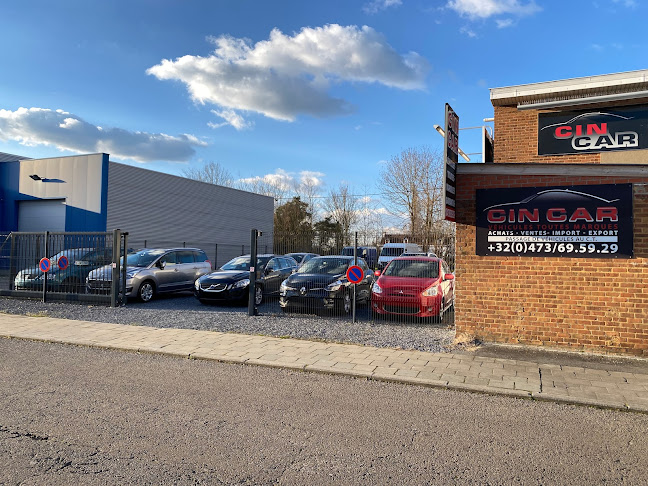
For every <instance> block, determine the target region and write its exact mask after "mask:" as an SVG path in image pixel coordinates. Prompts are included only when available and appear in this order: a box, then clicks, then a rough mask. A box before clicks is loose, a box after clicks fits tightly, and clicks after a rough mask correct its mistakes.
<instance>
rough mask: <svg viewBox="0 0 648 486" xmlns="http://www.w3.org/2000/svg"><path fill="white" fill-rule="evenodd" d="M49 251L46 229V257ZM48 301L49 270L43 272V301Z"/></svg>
mask: <svg viewBox="0 0 648 486" xmlns="http://www.w3.org/2000/svg"><path fill="white" fill-rule="evenodd" d="M48 253H49V231H46V232H45V258H47V254H48ZM50 268H51V266H50ZM46 301H47V272H43V302H46Z"/></svg>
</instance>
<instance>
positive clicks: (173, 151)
mask: <svg viewBox="0 0 648 486" xmlns="http://www.w3.org/2000/svg"><path fill="white" fill-rule="evenodd" d="M0 140H14V141H17V142H20V143H22V144H23V145H28V146H33V145H51V146H54V147H56V148H58V149H59V150H68V151H71V152H79V153H96V152H105V153H108V154H110V155H111V156H113V157H115V158H122V159H132V160H136V161H139V162H150V161H153V160H167V161H173V162H182V161H187V160H189V159H190V158H191V157H192V156H193V155H194V153H195V150H194V149H193V147H196V146H205V145H207V144H206V143H205V142H203V141H200V140H199V139H198V138H196V137H195V136H193V135H178V136H171V135H166V134H164V133H146V132H131V131H128V130H123V129H121V128H105V127H99V126H96V125H92V124H91V123H88V122H86V121H84V120H83V119H82V118H80V117H78V116H76V115H73V114H71V113H68V112H65V111H63V110H56V111H54V110H49V109H46V108H18V109H17V110H16V111H10V110H0Z"/></svg>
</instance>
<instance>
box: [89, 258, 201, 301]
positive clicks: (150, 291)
mask: <svg viewBox="0 0 648 486" xmlns="http://www.w3.org/2000/svg"><path fill="white" fill-rule="evenodd" d="M126 262H127V265H126V297H131V296H137V297H138V298H139V299H140V300H141V301H142V302H148V301H149V300H151V299H152V298H153V297H154V296H155V295H156V294H158V293H164V292H179V291H182V290H193V285H194V282H195V281H196V279H197V278H198V277H201V276H202V275H205V274H206V273H210V272H211V270H212V268H211V262H210V261H209V260H208V259H207V254H206V253H205V252H204V251H203V250H201V249H199V248H153V249H143V250H140V251H138V252H136V253H133V254H129V255H127V257H126ZM122 264H123V261H122ZM111 279H112V270H111V268H110V266H106V267H102V268H98V269H97V270H94V271H92V272H90V274H89V275H88V278H87V279H86V285H87V288H88V292H90V293H98V292H105V291H106V290H109V289H110V285H111Z"/></svg>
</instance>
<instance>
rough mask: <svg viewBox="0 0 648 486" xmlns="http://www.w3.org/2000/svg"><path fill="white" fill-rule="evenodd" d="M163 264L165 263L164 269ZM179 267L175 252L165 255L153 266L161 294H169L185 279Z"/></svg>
mask: <svg viewBox="0 0 648 486" xmlns="http://www.w3.org/2000/svg"><path fill="white" fill-rule="evenodd" d="M161 262H164V265H163V266H164V268H161V265H160V263H161ZM177 267H178V265H177V263H176V252H175V251H170V252H168V253H165V254H164V255H162V256H161V257H160V258H158V259H157V260H156V262H155V263H154V264H153V267H151V270H152V271H153V275H154V276H155V280H156V282H157V288H158V290H159V291H160V292H169V291H172V290H175V289H176V288H177V287H178V282H179V281H181V280H182V278H183V277H182V275H181V274H180V270H179V269H178V268H177Z"/></svg>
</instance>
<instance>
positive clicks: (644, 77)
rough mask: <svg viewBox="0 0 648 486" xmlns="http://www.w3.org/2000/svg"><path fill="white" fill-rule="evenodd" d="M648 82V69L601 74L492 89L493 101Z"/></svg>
mask: <svg viewBox="0 0 648 486" xmlns="http://www.w3.org/2000/svg"><path fill="white" fill-rule="evenodd" d="M647 81H648V69H643V70H640V71H628V72H623V73H615V74H601V75H597V76H587V77H584V78H571V79H563V80H558V81H544V82H541V83H531V84H520V85H517V86H506V87H502V88H491V89H490V97H491V100H498V99H506V98H516V97H520V96H532V95H541V94H557V93H566V92H570V91H575V90H583V89H593V88H605V87H611V86H622V85H626V84H635V83H645V82H647Z"/></svg>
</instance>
